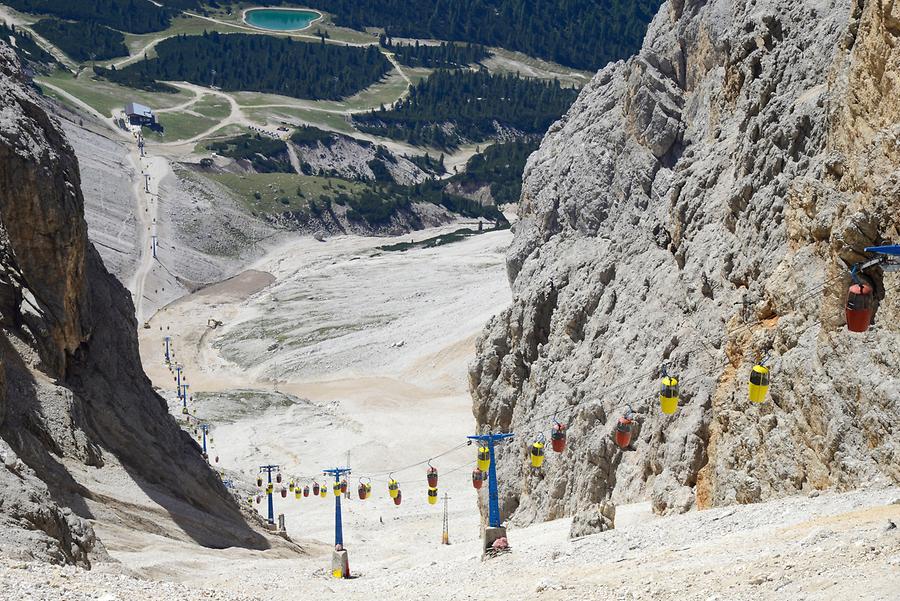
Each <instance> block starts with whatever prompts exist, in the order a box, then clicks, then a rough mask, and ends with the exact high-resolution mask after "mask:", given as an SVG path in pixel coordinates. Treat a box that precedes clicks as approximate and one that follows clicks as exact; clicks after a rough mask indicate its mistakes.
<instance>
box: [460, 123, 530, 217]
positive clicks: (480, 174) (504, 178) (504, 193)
mask: <svg viewBox="0 0 900 601" xmlns="http://www.w3.org/2000/svg"><path fill="white" fill-rule="evenodd" d="M538 146H539V143H538V140H537V139H531V140H516V141H514V142H506V143H499V144H494V145H492V146H488V147H487V149H485V151H484V152H483V153H480V154H476V155H475V156H473V157H472V158H471V159H469V161H468V162H467V163H466V170H465V171H464V172H462V173H460V174H458V175H454V176H453V177H451V178H450V181H451V182H455V183H458V184H461V185H463V186H485V185H490V187H491V197H492V198H493V199H494V202H495V203H497V204H498V205H502V204H508V203H513V202H518V201H519V197H520V196H521V195H522V172H523V171H524V170H525V162H526V161H527V160H528V157H529V156H530V155H531V153H532V152H534V151H535V150H537V149H538Z"/></svg>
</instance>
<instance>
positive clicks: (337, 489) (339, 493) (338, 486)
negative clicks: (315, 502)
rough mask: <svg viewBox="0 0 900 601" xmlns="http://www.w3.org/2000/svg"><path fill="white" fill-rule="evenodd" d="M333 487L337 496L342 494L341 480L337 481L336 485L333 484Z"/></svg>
mask: <svg viewBox="0 0 900 601" xmlns="http://www.w3.org/2000/svg"><path fill="white" fill-rule="evenodd" d="M332 489H333V490H334V496H336V497H339V496H341V483H340V482H335V483H334V486H332Z"/></svg>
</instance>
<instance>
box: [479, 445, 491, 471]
mask: <svg viewBox="0 0 900 601" xmlns="http://www.w3.org/2000/svg"><path fill="white" fill-rule="evenodd" d="M490 467H491V451H490V450H489V449H488V448H487V447H478V469H480V470H481V471H482V472H486V471H488V468H490Z"/></svg>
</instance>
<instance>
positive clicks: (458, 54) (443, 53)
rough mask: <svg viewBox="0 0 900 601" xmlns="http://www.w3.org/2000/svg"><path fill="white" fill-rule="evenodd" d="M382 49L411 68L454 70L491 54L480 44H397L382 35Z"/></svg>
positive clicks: (472, 63) (380, 41) (380, 40)
mask: <svg viewBox="0 0 900 601" xmlns="http://www.w3.org/2000/svg"><path fill="white" fill-rule="evenodd" d="M378 41H379V43H380V44H381V47H382V48H384V49H386V50H390V51H391V52H393V53H394V55H395V56H396V57H397V60H398V61H400V62H401V63H403V64H404V65H408V66H410V67H429V68H434V69H452V68H460V67H468V66H469V65H474V64H475V63H477V62H478V61H480V60H484V59H486V58H487V57H489V56H490V55H491V54H490V52H488V51H487V49H486V48H485V47H484V46H482V45H480V44H465V45H463V44H448V43H447V42H442V43H441V44H439V45H437V46H433V45H427V44H420V43H419V42H418V40H416V43H415V44H395V43H394V41H393V40H392V39H391V38H389V37H387V36H386V35H382V36H381V37H380V38H379V40H378Z"/></svg>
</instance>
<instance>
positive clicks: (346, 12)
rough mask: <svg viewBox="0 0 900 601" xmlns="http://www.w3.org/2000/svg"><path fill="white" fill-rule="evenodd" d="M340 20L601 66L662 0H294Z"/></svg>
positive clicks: (627, 44)
mask: <svg viewBox="0 0 900 601" xmlns="http://www.w3.org/2000/svg"><path fill="white" fill-rule="evenodd" d="M289 3H291V4H302V5H303V6H308V7H312V8H319V9H322V10H325V11H328V12H330V13H331V14H333V15H334V22H335V24H336V25H342V26H346V27H352V28H354V29H360V30H362V29H365V28H366V27H370V26H374V27H382V28H384V31H385V33H386V34H387V35H388V36H391V37H413V38H434V39H440V40H456V41H463V42H475V43H479V44H483V45H485V46H500V47H502V48H508V49H510V50H518V51H520V52H524V53H525V54H528V55H530V56H536V57H539V58H543V59H546V60H550V61H554V62H557V63H560V64H562V65H567V66H569V67H575V68H577V69H586V70H591V71H595V70H597V69H599V68H600V67H602V66H603V65H605V64H606V63H608V62H609V61H613V60H618V59H621V58H626V57H628V56H631V55H632V54H634V53H635V52H637V50H638V49H639V48H640V46H641V42H642V41H643V38H644V33H645V32H646V30H647V24H648V23H649V22H650V19H652V18H653V15H655V14H656V11H657V9H658V8H659V5H660V4H661V3H662V2H661V0H289Z"/></svg>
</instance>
